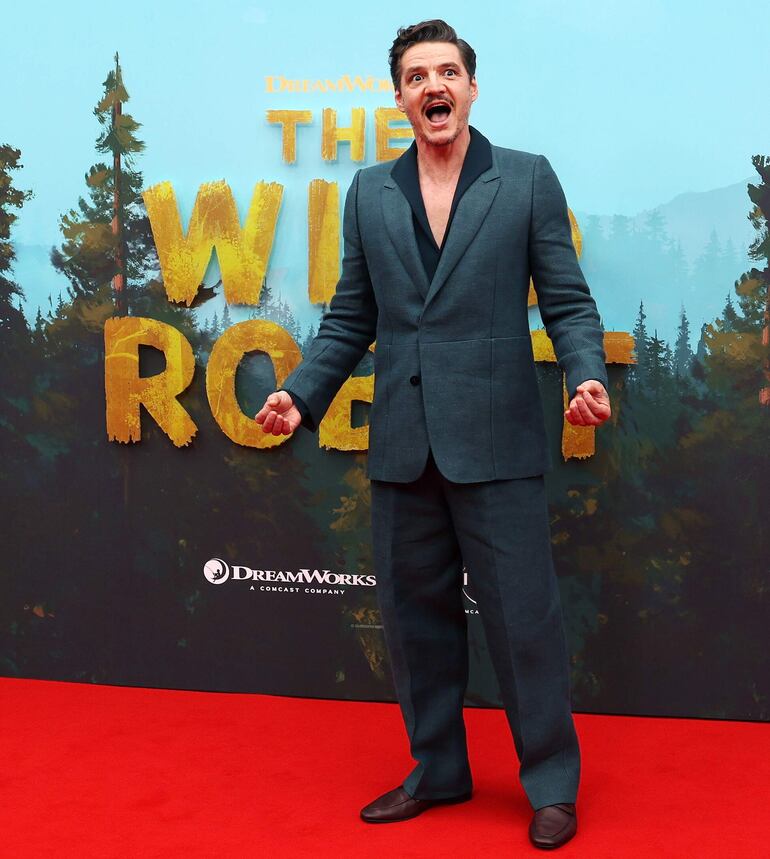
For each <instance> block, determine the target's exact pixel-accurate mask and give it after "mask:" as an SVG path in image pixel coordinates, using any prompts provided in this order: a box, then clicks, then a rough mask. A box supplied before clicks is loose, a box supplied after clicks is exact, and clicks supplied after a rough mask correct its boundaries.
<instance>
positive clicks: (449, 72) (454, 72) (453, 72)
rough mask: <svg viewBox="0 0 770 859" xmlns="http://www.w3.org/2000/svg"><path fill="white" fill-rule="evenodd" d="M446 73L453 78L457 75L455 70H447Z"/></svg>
mask: <svg viewBox="0 0 770 859" xmlns="http://www.w3.org/2000/svg"><path fill="white" fill-rule="evenodd" d="M446 73H447V74H448V75H452V76H454V75H456V74H457V72H456V71H455V70H454V69H447V70H446Z"/></svg>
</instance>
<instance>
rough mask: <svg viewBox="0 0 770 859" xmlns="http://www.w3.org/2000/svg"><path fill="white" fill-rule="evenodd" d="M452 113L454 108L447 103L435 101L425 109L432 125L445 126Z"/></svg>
mask: <svg viewBox="0 0 770 859" xmlns="http://www.w3.org/2000/svg"><path fill="white" fill-rule="evenodd" d="M451 112H452V107H451V105H450V104H449V102H446V101H434V102H433V103H431V104H429V105H428V107H426V108H425V116H426V117H427V118H428V122H430V124H431V125H443V124H444V123H445V122H446V121H447V120H448V119H449V114H450V113H451Z"/></svg>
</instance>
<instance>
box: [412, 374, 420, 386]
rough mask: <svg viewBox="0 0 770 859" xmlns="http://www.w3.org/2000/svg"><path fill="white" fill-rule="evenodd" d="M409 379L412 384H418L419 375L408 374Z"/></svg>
mask: <svg viewBox="0 0 770 859" xmlns="http://www.w3.org/2000/svg"><path fill="white" fill-rule="evenodd" d="M409 381H410V382H411V383H412V384H413V385H419V384H420V377H419V376H410V377H409Z"/></svg>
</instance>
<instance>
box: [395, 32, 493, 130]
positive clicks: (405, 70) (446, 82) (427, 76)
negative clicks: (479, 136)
mask: <svg viewBox="0 0 770 859" xmlns="http://www.w3.org/2000/svg"><path fill="white" fill-rule="evenodd" d="M477 95H478V88H477V86H476V79H475V78H471V77H469V75H468V72H467V70H466V68H465V66H464V65H463V61H462V56H461V54H460V49H459V48H458V47H457V45H453V44H452V43H451V42H420V43H418V44H416V45H412V47H411V48H407V49H406V51H404V54H403V56H402V57H401V85H400V87H399V88H398V89H397V90H396V104H397V105H398V107H399V109H400V110H403V111H404V113H405V114H406V117H407V119H408V120H409V122H410V123H411V125H412V128H413V130H414V136H415V137H417V138H421V139H422V140H424V141H425V142H426V143H430V144H432V145H434V146H445V145H447V144H449V143H452V141H454V140H455V139H456V138H457V137H458V135H459V134H460V133H461V132H462V131H463V129H465V128H466V127H467V125H468V117H469V116H470V112H471V104H473V102H474V101H475V100H476V96H477Z"/></svg>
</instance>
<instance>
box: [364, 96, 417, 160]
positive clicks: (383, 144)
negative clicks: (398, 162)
mask: <svg viewBox="0 0 770 859" xmlns="http://www.w3.org/2000/svg"><path fill="white" fill-rule="evenodd" d="M406 121H407V120H406V116H404V114H403V113H401V111H400V110H399V109H398V108H397V107H378V108H376V109H375V111H374V139H375V142H376V147H375V148H376V157H377V160H378V161H392V160H393V159H394V158H398V156H399V155H401V154H402V153H403V151H404V150H403V149H402V148H401V147H398V146H391V145H390V141H391V140H392V139H399V140H406V139H412V138H413V137H414V133H413V132H412V127H411V126H409V125H408V126H406V127H402V128H393V127H392V126H391V122H406Z"/></svg>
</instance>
